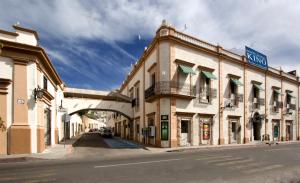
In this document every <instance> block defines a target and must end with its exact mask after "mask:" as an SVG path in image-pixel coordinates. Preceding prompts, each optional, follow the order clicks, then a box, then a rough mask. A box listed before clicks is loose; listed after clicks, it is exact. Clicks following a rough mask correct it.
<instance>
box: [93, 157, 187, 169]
mask: <svg viewBox="0 0 300 183" xmlns="http://www.w3.org/2000/svg"><path fill="white" fill-rule="evenodd" d="M178 160H182V159H166V160H156V161H141V162H136V163H121V164H112V165H100V166H95V167H94V168H108V167H115V166H129V165H139V164H151V163H162V162H168V161H178Z"/></svg>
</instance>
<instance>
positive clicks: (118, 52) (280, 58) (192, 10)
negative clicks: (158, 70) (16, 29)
mask: <svg viewBox="0 0 300 183" xmlns="http://www.w3.org/2000/svg"><path fill="white" fill-rule="evenodd" d="M0 17H1V19H0V20H1V21H0V29H5V30H11V31H12V30H13V29H12V28H11V25H13V24H15V23H16V22H20V25H21V26H24V27H28V28H31V29H35V30H37V31H38V32H39V36H40V44H41V46H43V47H44V48H45V49H46V52H47V53H48V55H49V56H50V58H51V60H52V62H53V63H54V65H55V67H56V69H57V71H58V73H59V74H60V76H61V78H62V79H63V80H64V81H65V83H66V84H67V86H69V87H78V88H89V89H99V90H111V89H115V88H118V87H119V86H120V84H121V83H122V81H123V80H124V78H125V76H126V75H127V73H128V72H129V71H130V70H131V64H133V63H135V62H136V61H137V60H138V58H139V57H140V56H141V54H142V52H143V50H144V47H145V46H147V45H148V44H149V42H150V41H151V39H152V38H153V36H154V34H155V31H156V29H157V28H158V27H159V25H160V24H161V21H162V19H166V20H167V21H168V22H169V23H171V24H172V25H173V26H174V27H176V28H177V30H183V29H184V25H185V24H186V25H187V29H186V30H185V33H187V34H191V35H193V36H196V37H198V38H200V39H202V40H206V41H209V42H211V43H213V44H220V45H221V46H223V48H227V49H230V50H234V51H235V52H237V53H244V46H245V45H248V46H250V47H252V48H254V49H256V50H258V51H260V52H263V53H264V54H266V55H267V56H268V62H269V65H271V66H273V67H276V68H279V66H282V68H283V69H284V70H286V71H289V70H292V69H297V70H298V73H299V71H300V61H299V58H300V34H299V32H300V24H299V17H300V1H298V0H277V1H271V0H253V1H251V3H250V2H249V1H242V0H222V1H217V0H210V1H207V0H205V1H204V0H203V1H201V0H185V1H184V2H183V1H180V0H174V1H171V0H161V1H160V0H154V1H150V0H144V1H132V0H118V1H117V0H116V1H112V0H101V1H100V0H82V1H80V0H52V1H46V0H2V1H0ZM138 35H141V39H139V38H138Z"/></svg>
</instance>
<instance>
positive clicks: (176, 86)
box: [145, 81, 196, 100]
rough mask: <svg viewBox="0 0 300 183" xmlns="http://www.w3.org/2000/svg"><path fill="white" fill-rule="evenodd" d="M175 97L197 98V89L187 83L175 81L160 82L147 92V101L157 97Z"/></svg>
mask: <svg viewBox="0 0 300 183" xmlns="http://www.w3.org/2000/svg"><path fill="white" fill-rule="evenodd" d="M162 95H173V96H174V95H175V96H179V97H180V96H181V97H188V98H195V97H196V87H195V86H191V85H190V84H186V83H179V82H173V81H159V82H156V83H155V84H154V85H152V86H150V87H149V88H148V89H146V91H145V99H146V100H147V99H150V98H153V97H155V96H162Z"/></svg>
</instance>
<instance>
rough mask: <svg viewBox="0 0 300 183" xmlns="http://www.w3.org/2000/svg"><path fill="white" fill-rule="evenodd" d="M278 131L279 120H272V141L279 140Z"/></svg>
mask: <svg viewBox="0 0 300 183" xmlns="http://www.w3.org/2000/svg"><path fill="white" fill-rule="evenodd" d="M279 132H280V127H279V122H274V123H273V141H278V140H279Z"/></svg>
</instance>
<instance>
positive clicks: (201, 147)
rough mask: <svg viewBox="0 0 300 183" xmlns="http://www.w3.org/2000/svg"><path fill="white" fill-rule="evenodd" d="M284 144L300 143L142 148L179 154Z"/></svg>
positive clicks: (297, 142)
mask: <svg viewBox="0 0 300 183" xmlns="http://www.w3.org/2000/svg"><path fill="white" fill-rule="evenodd" d="M286 144H300V141H285V142H277V143H273V142H256V143H249V144H225V145H199V146H186V147H175V148H160V147H153V146H144V148H145V149H147V150H149V151H152V152H156V153H161V152H181V151H190V150H201V149H202V150H209V149H220V150H222V149H232V148H246V147H263V146H271V145H273V146H274V145H286Z"/></svg>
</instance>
